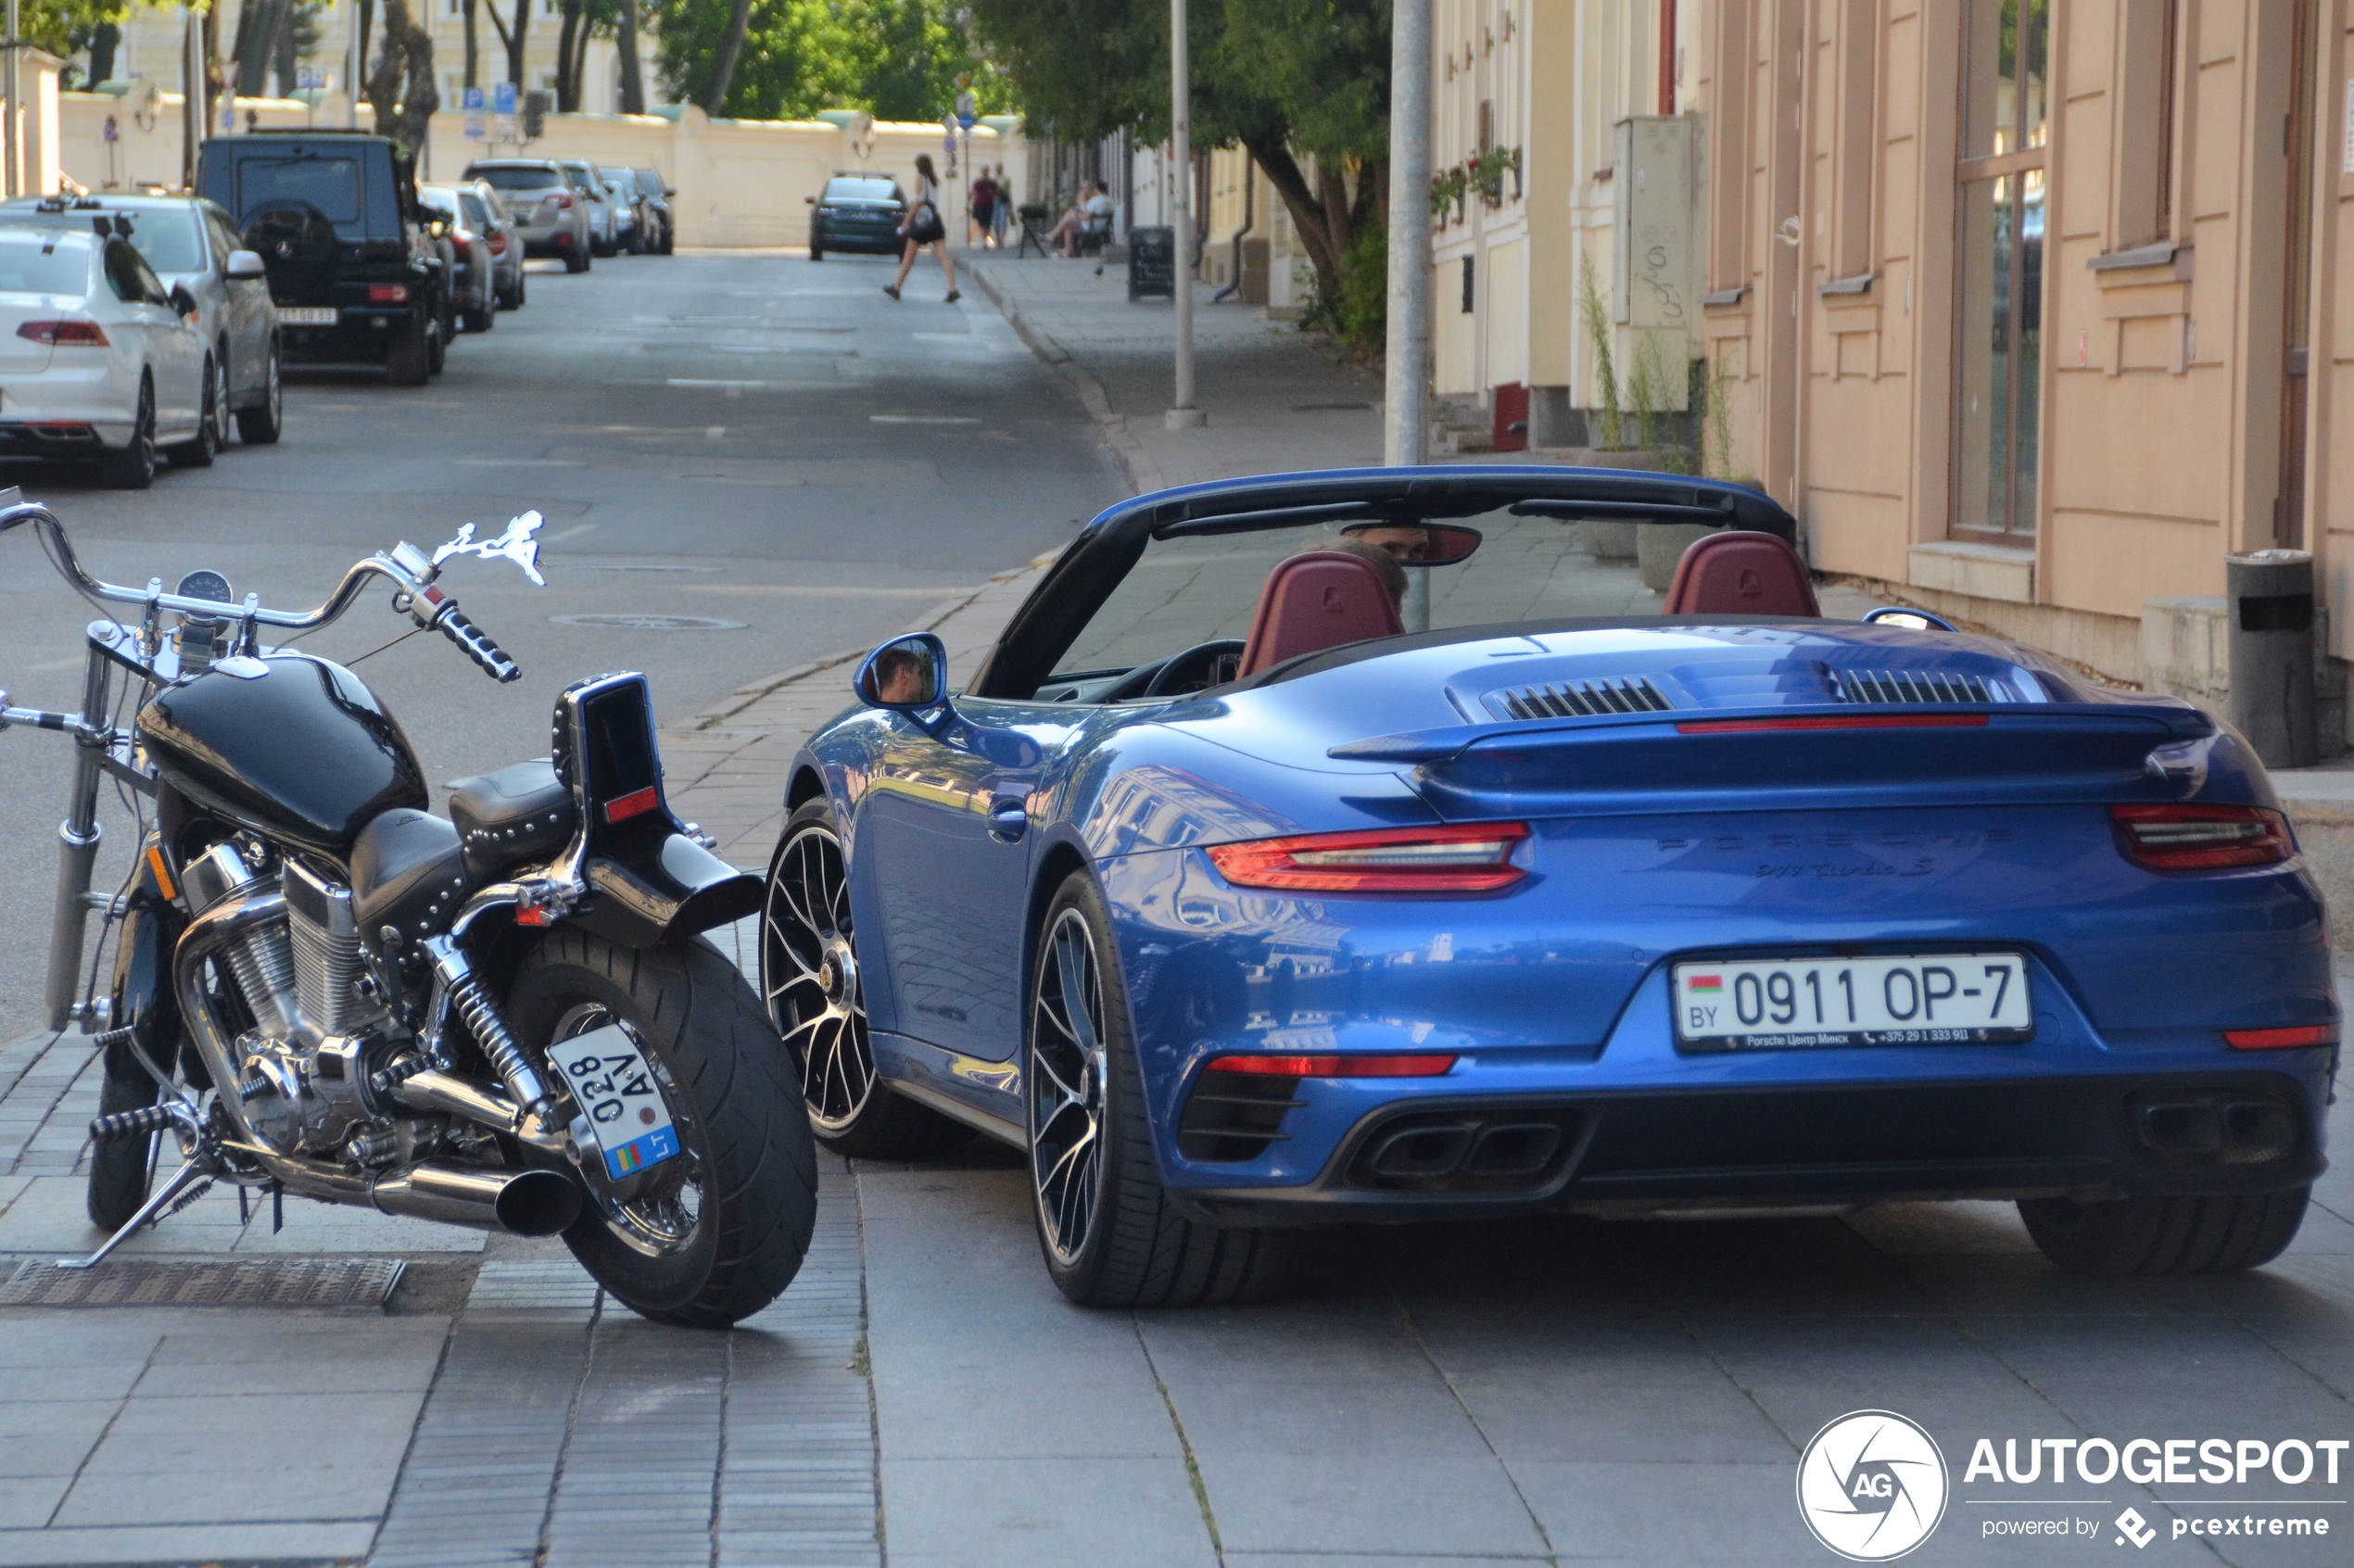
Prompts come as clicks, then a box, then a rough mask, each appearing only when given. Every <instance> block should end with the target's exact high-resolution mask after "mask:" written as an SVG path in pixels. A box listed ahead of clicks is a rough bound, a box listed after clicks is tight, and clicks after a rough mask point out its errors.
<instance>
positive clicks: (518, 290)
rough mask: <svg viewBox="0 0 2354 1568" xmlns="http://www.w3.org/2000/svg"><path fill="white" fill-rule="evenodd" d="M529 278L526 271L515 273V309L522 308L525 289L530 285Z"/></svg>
mask: <svg viewBox="0 0 2354 1568" xmlns="http://www.w3.org/2000/svg"><path fill="white" fill-rule="evenodd" d="M529 280H530V274H528V273H526V272H517V273H516V274H515V309H516V310H522V309H523V308H524V302H525V301H524V297H525V291H526V290H527V289H528V287H529V286H530V281H529Z"/></svg>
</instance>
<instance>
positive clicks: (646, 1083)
mask: <svg viewBox="0 0 2354 1568" xmlns="http://www.w3.org/2000/svg"><path fill="white" fill-rule="evenodd" d="M548 1057H549V1059H550V1060H551V1061H552V1062H554V1063H555V1064H556V1070H557V1071H559V1072H561V1073H563V1075H564V1081H565V1082H566V1083H568V1084H570V1085H571V1087H572V1097H573V1098H574V1099H576V1100H577V1101H578V1102H579V1103H580V1118H579V1119H578V1120H576V1121H575V1122H574V1123H573V1124H572V1128H573V1136H574V1137H575V1138H576V1139H579V1140H580V1141H581V1142H582V1143H584V1144H590V1145H593V1146H594V1148H595V1150H596V1152H597V1153H599V1154H601V1155H602V1156H604V1160H605V1174H606V1175H607V1176H608V1177H610V1178H612V1179H613V1180H614V1181H616V1182H618V1181H620V1180H621V1179H622V1178H623V1177H625V1176H635V1175H636V1174H638V1172H639V1171H640V1170H651V1169H652V1168H653V1167H654V1166H657V1165H660V1164H661V1163H662V1162H663V1161H664V1160H665V1159H668V1158H670V1157H672V1156H673V1155H675V1154H677V1152H678V1133H677V1129H675V1128H674V1127H672V1126H671V1124H670V1107H669V1106H665V1105H664V1104H663V1103H662V1091H661V1090H659V1089H657V1088H655V1087H654V1079H653V1074H652V1072H651V1071H650V1070H648V1069H647V1067H646V1058H645V1057H644V1056H641V1055H639V1051H638V1043H637V1042H636V1041H634V1040H631V1039H630V1038H629V1035H628V1033H627V1032H626V1031H624V1030H623V1029H622V1027H621V1026H620V1025H619V1024H607V1025H606V1026H605V1027H604V1028H602V1029H592V1030H590V1031H589V1032H588V1033H586V1034H580V1035H575V1036H574V1037H573V1038H572V1039H570V1040H565V1041H560V1042H558V1043H556V1044H553V1045H551V1046H549V1047H548ZM584 1131H585V1132H587V1133H588V1136H587V1137H586V1138H581V1136H580V1135H581V1133H582V1132H584ZM584 1152H586V1151H584Z"/></svg>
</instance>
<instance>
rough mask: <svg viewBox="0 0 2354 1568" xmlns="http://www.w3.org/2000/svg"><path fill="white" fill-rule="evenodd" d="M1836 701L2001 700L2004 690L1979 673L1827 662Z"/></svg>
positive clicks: (1828, 680)
mask: <svg viewBox="0 0 2354 1568" xmlns="http://www.w3.org/2000/svg"><path fill="white" fill-rule="evenodd" d="M1823 682H1824V684H1825V685H1827V686H1829V688H1830V689H1831V701H1832V702H1873V703H1895V702H1904V703H1912V704H1916V705H1918V704H1924V703H1931V702H2001V701H2003V696H2004V694H2003V693H2000V692H1998V691H1997V690H1995V689H1993V688H1991V687H1989V686H1988V685H1987V684H1986V682H1985V681H1983V680H1981V679H1980V678H1979V677H1976V676H1969V675H1949V674H1947V673H1945V672H1943V671H1942V670H1838V669H1833V668H1831V667H1830V666H1829V665H1828V664H1826V665H1824V666H1823Z"/></svg>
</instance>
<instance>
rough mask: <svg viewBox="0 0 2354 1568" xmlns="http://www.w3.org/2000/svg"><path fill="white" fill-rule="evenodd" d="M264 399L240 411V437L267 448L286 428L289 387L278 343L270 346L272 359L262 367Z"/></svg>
mask: <svg viewBox="0 0 2354 1568" xmlns="http://www.w3.org/2000/svg"><path fill="white" fill-rule="evenodd" d="M261 381H262V394H261V401H259V403H256V404H255V405H254V406H253V407H251V408H249V409H239V410H238V411H237V439H239V440H240V441H243V442H244V443H246V445H247V446H249V447H267V446H270V445H272V444H273V443H274V442H276V440H277V439H278V436H279V435H280V434H281V433H282V432H284V431H285V427H286V389H285V384H284V382H283V381H282V380H281V379H280V376H279V363H278V345H277V344H276V343H275V342H274V341H273V342H272V344H271V345H270V359H269V362H268V363H267V364H265V365H264V366H263V367H262V372H261Z"/></svg>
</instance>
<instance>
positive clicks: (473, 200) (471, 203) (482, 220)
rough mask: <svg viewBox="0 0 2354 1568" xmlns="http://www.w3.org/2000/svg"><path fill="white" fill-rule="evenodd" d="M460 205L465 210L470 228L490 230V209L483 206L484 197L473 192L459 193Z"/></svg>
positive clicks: (467, 224)
mask: <svg viewBox="0 0 2354 1568" xmlns="http://www.w3.org/2000/svg"><path fill="white" fill-rule="evenodd" d="M458 205H459V206H460V207H462V208H463V209H465V213H466V226H467V227H468V228H472V229H488V228H489V227H490V209H488V208H487V207H485V206H483V204H482V197H480V196H476V195H475V194H474V193H473V192H472V191H461V192H459V193H458Z"/></svg>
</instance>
